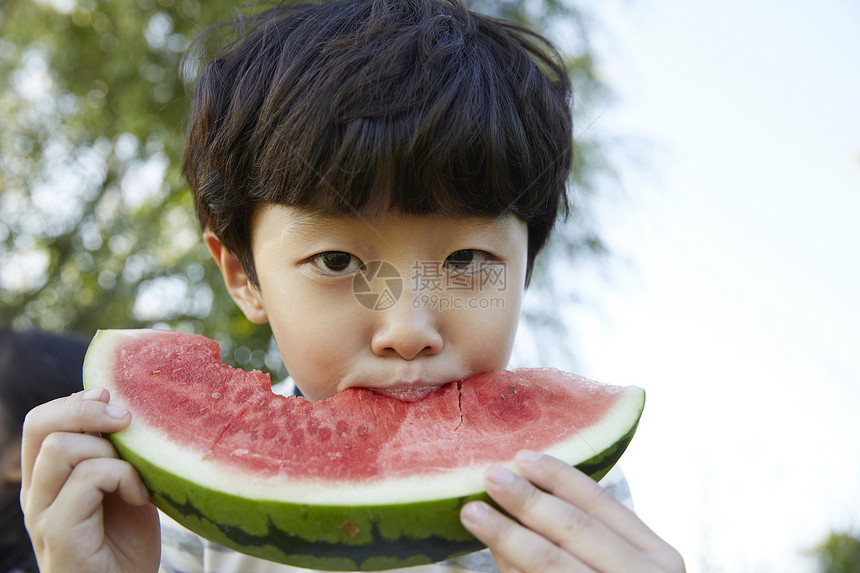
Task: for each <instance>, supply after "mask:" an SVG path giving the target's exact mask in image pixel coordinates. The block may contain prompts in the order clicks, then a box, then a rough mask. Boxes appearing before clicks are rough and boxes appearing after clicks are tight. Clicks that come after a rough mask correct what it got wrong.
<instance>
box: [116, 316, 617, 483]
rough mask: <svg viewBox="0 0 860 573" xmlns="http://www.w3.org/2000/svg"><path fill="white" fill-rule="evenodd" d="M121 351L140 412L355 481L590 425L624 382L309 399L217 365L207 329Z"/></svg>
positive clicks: (526, 374) (121, 369)
mask: <svg viewBox="0 0 860 573" xmlns="http://www.w3.org/2000/svg"><path fill="white" fill-rule="evenodd" d="M166 348H168V349H169V350H167V351H166V350H165V349H166ZM115 357H116V359H115V363H114V364H113V365H112V368H113V372H112V377H113V381H114V386H113V388H112V392H113V393H114V395H115V396H116V397H117V398H119V399H120V401H121V402H123V403H125V404H126V405H127V406H128V407H129V408H130V409H131V410H132V412H134V416H135V417H136V418H138V419H141V420H142V421H145V422H146V423H147V424H148V425H151V426H153V427H155V428H157V429H160V430H162V431H163V432H164V433H165V434H167V435H169V436H171V438H172V439H173V440H175V441H177V442H179V443H181V444H182V445H183V446H185V447H187V448H190V449H193V450H196V451H198V452H200V454H201V457H203V458H209V457H211V458H214V461H217V462H220V463H224V464H227V465H229V466H233V467H236V468H237V469H239V470H248V471H251V472H253V473H254V474H255V475H258V476H260V477H266V476H272V475H277V474H279V473H281V472H284V471H287V472H288V473H289V474H290V476H291V477H293V478H298V479H319V478H322V479H325V480H337V481H342V480H346V481H351V480H368V479H389V478H394V477H401V476H415V475H416V474H418V475H422V474H433V473H437V472H444V471H445V470H449V469H452V468H460V467H463V466H468V465H473V464H477V465H481V466H488V465H489V464H490V463H492V462H498V461H507V460H510V459H512V458H513V456H514V454H515V453H516V451H517V450H519V449H521V448H523V447H528V448H531V449H535V450H544V449H546V448H548V447H549V446H551V445H552V444H555V443H557V442H559V441H560V440H563V439H564V438H565V437H566V436H568V435H572V434H575V433H576V432H577V431H579V430H580V429H582V428H585V427H589V426H591V425H593V424H594V423H595V422H597V421H598V420H599V419H600V418H601V416H603V414H604V413H605V412H606V411H608V410H610V409H611V408H612V406H613V405H614V404H615V402H616V401H617V400H618V399H619V397H620V396H621V395H622V392H623V388H622V387H618V386H609V385H603V384H596V383H592V382H590V381H587V380H585V379H583V378H581V377H578V376H575V375H572V374H567V373H562V372H560V371H558V370H551V369H546V370H543V369H528V370H518V371H509V372H492V373H484V374H479V375H477V376H473V377H471V378H467V379H465V380H462V381H455V382H452V383H450V384H448V385H446V386H444V387H442V388H439V389H438V390H436V391H434V392H433V393H431V394H430V395H429V396H428V397H427V398H425V399H423V400H421V401H418V402H402V401H400V400H397V399H395V398H390V397H387V396H383V395H381V394H378V393H376V392H374V391H372V390H368V389H359V388H351V389H348V390H346V391H344V392H341V393H339V394H337V395H336V396H334V397H332V398H329V399H327V400H322V401H317V402H309V401H308V400H306V399H305V398H302V397H297V396H279V395H276V394H273V393H272V391H271V382H270V379H269V376H268V375H266V374H263V373H261V372H257V371H255V372H246V371H243V370H238V369H234V368H231V367H229V366H227V365H224V364H222V362H221V357H220V348H219V345H218V343H217V342H215V341H213V340H210V339H207V338H204V337H198V336H194V335H188V334H184V333H177V332H159V333H157V335H155V336H149V337H146V336H137V337H132V338H128V339H127V340H125V341H124V342H123V344H122V346H121V347H120V348H119V349H118V351H117V352H116V353H115ZM565 382H569V383H565ZM167 412H169V413H170V414H169V415H165V413H167ZM537 421H539V423H537ZM500 436H504V440H500V438H499V437H500Z"/></svg>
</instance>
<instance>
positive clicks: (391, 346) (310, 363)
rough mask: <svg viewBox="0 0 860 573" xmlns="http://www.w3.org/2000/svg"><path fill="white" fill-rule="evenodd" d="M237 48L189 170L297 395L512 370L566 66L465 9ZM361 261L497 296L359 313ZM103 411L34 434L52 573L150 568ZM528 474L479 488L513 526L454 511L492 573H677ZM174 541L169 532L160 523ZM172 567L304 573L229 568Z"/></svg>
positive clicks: (554, 160)
mask: <svg viewBox="0 0 860 573" xmlns="http://www.w3.org/2000/svg"><path fill="white" fill-rule="evenodd" d="M245 29H246V31H245V32H244V33H243V34H242V35H241V37H240V39H239V40H237V41H236V42H235V43H234V44H233V45H231V46H230V47H228V48H227V49H226V50H225V51H223V52H222V53H221V54H220V55H219V56H217V57H216V58H215V60H214V61H213V62H212V63H210V64H209V65H208V66H207V67H206V69H205V70H204V71H203V74H202V76H201V79H200V81H199V84H198V86H197V90H196V95H195V100H194V105H193V109H192V114H191V121H190V124H189V132H188V143H187V149H186V157H185V162H184V165H183V170H184V173H185V175H186V177H187V178H188V181H189V184H190V186H191V190H192V193H193V195H194V199H195V208H196V209H197V213H198V217H199V219H200V222H201V226H202V228H203V230H204V240H205V242H206V244H207V246H208V247H209V250H210V252H211V253H212V256H213V258H214V259H215V261H216V263H217V264H218V266H219V268H220V270H221V273H222V275H223V277H224V281H225V284H226V286H227V289H228V290H229V292H230V294H231V296H232V297H233V299H234V300H235V301H236V303H237V304H238V305H239V306H240V308H241V309H242V311H243V312H244V313H245V315H246V316H247V317H248V319H250V320H251V321H253V322H258V323H263V322H268V323H269V324H270V325H271V327H272V332H273V334H274V337H275V340H276V342H277V344H278V347H279V349H280V351H281V354H282V356H283V359H284V362H285V364H286V366H287V369H288V370H289V372H290V375H291V378H292V380H293V381H294V382H295V384H296V386H297V387H298V388H299V389H300V390H301V392H302V393H303V394H304V395H305V396H307V397H308V398H309V399H311V400H317V399H323V398H327V397H330V396H332V395H334V394H335V393H337V392H340V391H341V390H343V389H345V388H348V387H353V386H363V387H368V388H372V389H374V390H376V391H378V392H381V393H383V394H386V395H389V396H394V397H397V398H400V399H403V400H418V399H421V398H422V397H423V396H426V395H427V393H429V392H430V391H432V390H433V389H434V388H438V387H439V386H441V385H443V384H445V383H447V382H449V381H452V380H457V379H461V378H464V377H466V376H469V375H472V374H476V373H478V372H481V371H486V370H499V369H503V368H505V366H506V365H507V362H508V358H509V355H510V351H511V347H512V344H513V339H514V333H515V330H516V325H517V320H518V313H519V308H520V300H521V296H522V292H523V289H524V288H525V285H526V284H527V283H528V279H529V274H530V272H531V268H532V265H533V262H534V258H535V256H536V255H537V253H538V251H540V249H541V247H542V246H543V244H544V242H545V241H546V238H547V236H548V234H549V231H550V229H551V228H552V226H553V222H554V221H555V218H556V215H557V212H558V211H559V209H563V208H564V207H565V198H564V189H565V184H566V180H567V177H568V171H569V169H570V164H571V148H570V143H571V121H570V111H569V96H570V86H569V83H568V80H567V77H566V73H565V69H564V66H563V65H562V64H561V62H560V60H559V58H558V56H557V55H555V53H554V52H553V51H552V50H551V48H550V46H548V45H547V44H546V43H545V42H544V41H543V40H541V39H540V38H539V37H537V36H535V35H533V34H531V33H529V32H526V31H524V30H521V29H518V28H516V27H513V26H510V25H508V24H503V23H500V22H498V21H494V20H492V19H489V18H485V17H482V16H478V15H475V14H472V13H469V12H468V11H467V10H466V9H465V8H463V7H462V6H461V5H460V4H458V3H455V2H454V1H441V0H399V1H398V0H374V1H371V0H342V1H335V2H327V3H323V4H314V5H308V6H279V7H277V8H275V9H274V10H272V11H270V12H266V13H264V14H262V15H261V16H259V17H257V18H256V19H255V20H254V21H252V22H248V23H246V25H245ZM374 261H383V262H385V263H388V264H390V265H392V266H393V268H395V269H397V272H398V273H399V274H400V275H401V277H409V276H410V275H411V274H412V273H416V272H424V271H427V270H428V269H432V270H433V272H434V273H435V272H437V271H438V273H439V275H440V276H442V277H443V278H444V277H454V275H456V278H457V279H460V280H462V279H464V278H466V279H468V278H469V277H475V276H480V275H481V273H484V272H485V271H486V270H487V269H488V268H489V267H490V266H491V265H496V266H502V267H503V268H504V270H505V275H504V276H505V282H504V285H503V287H499V285H496V287H497V288H494V289H491V290H490V289H478V288H473V289H471V290H468V289H467V290H457V291H456V293H454V292H453V291H451V292H447V291H446V294H450V295H453V294H456V296H457V297H458V300H459V301H460V304H459V305H458V309H457V310H452V309H449V308H442V307H441V305H436V304H430V301H431V299H427V298H421V289H420V288H418V287H420V285H421V284H426V283H422V282H421V281H420V280H417V281H416V284H415V285H413V284H411V281H409V280H407V281H404V282H405V283H406V285H405V288H404V289H403V290H402V293H401V294H400V296H399V299H398V300H396V301H394V302H393V303H392V304H390V305H387V306H386V307H385V308H379V309H377V307H374V308H367V307H365V306H364V305H362V304H359V302H358V300H357V298H356V296H355V293H354V292H353V284H354V281H355V280H356V275H357V274H360V273H362V272H364V271H365V269H367V268H370V266H371V265H370V263H373V262H374ZM418 278H419V279H420V278H421V277H418ZM442 284H447V283H445V282H444V280H443V281H442ZM452 284H453V283H452ZM491 295H492V296H493V297H495V298H497V299H498V300H497V301H496V302H495V303H494V304H492V305H487V304H484V302H485V301H486V299H487V298H488V297H489V296H491ZM108 400H109V397H108V396H107V393H106V392H104V391H100V390H92V391H89V392H87V393H84V394H79V395H73V396H72V397H70V398H68V399H63V400H60V401H55V402H52V403H49V404H48V405H46V406H44V407H41V408H38V409H36V410H34V411H33V412H32V413H31V414H30V416H29V417H28V420H27V423H26V429H25V437H24V444H23V446H22V455H23V466H24V479H23V487H22V505H23V506H24V509H25V512H26V515H27V525H28V529H29V531H30V534H31V536H32V538H33V541H34V546H35V548H36V553H37V555H38V557H39V561H40V566H41V567H42V570H43V572H45V573H47V572H50V571H63V572H70V571H81V572H87V573H94V572H101V571H155V570H156V569H157V568H158V563H159V557H158V551H157V548H158V547H160V545H161V543H162V541H161V540H160V538H159V529H158V517H157V513H156V512H155V510H154V509H153V508H152V507H151V506H150V505H148V504H147V497H146V493H145V490H143V489H142V485H141V482H140V480H139V478H138V476H137V474H136V473H135V472H134V470H133V469H132V468H131V467H130V466H129V465H128V464H126V463H125V462H122V461H120V460H118V459H117V458H116V454H115V453H114V452H113V450H112V448H111V447H110V445H109V443H108V442H106V441H104V440H103V439H101V438H99V437H97V433H98V432H111V431H115V430H118V429H120V428H122V427H124V426H126V425H127V424H128V423H129V420H130V414H129V413H128V412H126V411H124V410H121V409H117V408H116V407H112V406H110V405H109V404H108ZM416 447H420V446H419V445H418V444H416ZM518 466H519V469H520V471H521V473H522V476H517V475H514V474H513V473H511V472H509V471H507V470H504V469H502V468H500V467H494V468H490V469H488V472H487V476H486V486H487V488H488V491H489V493H490V495H492V497H493V498H494V499H495V500H496V501H497V502H498V503H499V504H500V505H501V506H502V507H503V508H505V509H506V510H507V511H508V512H509V513H510V515H511V516H513V517H514V518H515V519H517V520H519V521H518V522H517V521H514V520H513V519H511V518H509V517H506V516H504V515H503V514H502V513H500V512H498V511H496V510H494V509H492V508H490V507H489V506H487V505H485V504H482V503H473V504H469V505H467V506H465V507H464V509H463V512H462V515H461V518H462V521H463V524H464V525H465V526H466V527H467V528H468V529H469V530H470V531H472V532H473V533H474V534H475V535H476V536H477V537H478V538H479V539H481V540H482V541H484V542H485V543H486V544H487V545H488V547H489V549H490V551H491V553H492V556H493V558H494V559H495V561H496V564H497V565H498V569H500V570H502V571H524V572H532V571H577V570H582V571H591V570H599V571H636V570H649V571H652V570H653V571H657V570H660V571H680V570H683V563H682V561H681V559H680V557H679V556H678V555H677V553H676V552H675V551H674V550H673V549H672V548H671V547H669V546H668V545H667V544H665V543H664V542H663V541H662V540H660V539H659V538H658V537H657V536H656V535H654V534H653V533H652V532H651V531H650V530H649V529H648V528H647V527H646V526H645V525H644V524H642V523H641V522H640V521H639V520H638V518H636V516H635V515H634V514H633V513H631V512H630V511H629V510H627V509H626V508H625V507H623V506H622V505H621V504H620V503H619V502H618V501H617V500H615V499H614V498H613V496H611V495H607V494H605V493H604V492H605V490H604V489H602V488H601V487H599V486H598V485H596V484H594V483H593V482H592V481H591V480H589V479H588V478H587V477H585V476H584V475H582V474H581V473H580V472H578V471H577V470H575V469H573V468H570V467H567V466H566V465H565V464H563V463H561V462H559V461H558V460H555V459H552V458H550V457H548V456H537V457H536V456H535V455H533V454H530V453H529V452H521V454H520V455H519V457H518ZM164 532H165V536H167V537H169V536H173V535H182V534H181V533H177V530H176V529H175V527H174V526H173V525H171V524H170V523H168V522H165V526H164ZM165 543H167V544H168V545H169V543H170V542H169V540H167V541H165ZM182 543H186V542H185V541H180V542H179V544H182ZM189 553H193V551H191V552H189ZM207 555H209V554H208V553H204V561H206V556H207ZM165 556H166V557H167V558H168V559H167V560H168V561H169V558H170V555H168V552H165ZM187 557H188V555H185V556H184V557H183V556H180V558H187ZM228 561H229V563H228ZM464 563H465V562H464V561H461V562H459V563H456V562H455V563H449V564H443V565H439V566H429V567H426V568H415V571H419V570H421V571H434V570H436V571H440V570H448V571H452V570H461V571H462V570H468V569H463V567H467V566H468V567H471V566H470V565H464ZM163 566H164V568H165V570H169V569H168V565H167V564H163ZM176 567H177V568H182V569H183V570H189V569H191V567H194V569H191V570H196V571H204V570H205V571H213V572H214V571H217V572H219V573H221V572H223V571H227V570H230V571H236V572H238V573H251V572H254V571H292V570H294V569H292V568H287V567H281V566H276V565H274V564H268V563H265V562H261V561H256V560H252V559H249V558H245V557H244V556H238V555H234V556H228V557H226V558H224V559H222V560H221V561H220V562H219V563H217V564H216V563H212V562H211V561H210V562H208V563H206V562H204V563H198V564H188V563H185V562H183V563H177V564H176Z"/></svg>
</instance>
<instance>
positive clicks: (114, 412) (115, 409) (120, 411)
mask: <svg viewBox="0 0 860 573" xmlns="http://www.w3.org/2000/svg"><path fill="white" fill-rule="evenodd" d="M127 413H128V410H126V409H125V408H120V407H119V406H105V414H107V415H108V416H110V417H111V418H116V419H121V418H125V415H126V414H127Z"/></svg>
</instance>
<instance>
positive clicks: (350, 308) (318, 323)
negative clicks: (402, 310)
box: [269, 290, 367, 398]
mask: <svg viewBox="0 0 860 573" xmlns="http://www.w3.org/2000/svg"><path fill="white" fill-rule="evenodd" d="M343 298H344V297H326V296H324V295H320V294H319V293H313V292H308V293H304V295H303V296H300V293H298V292H296V291H295V290H292V291H291V292H290V293H284V295H283V296H282V297H281V300H285V301H289V302H287V303H286V304H284V305H280V306H279V307H278V308H277V309H275V310H274V311H270V312H269V323H270V325H271V327H272V334H273V335H274V337H275V341H276V342H277V344H278V349H279V350H280V353H281V357H282V358H283V360H284V365H285V366H286V367H287V370H288V371H289V373H290V375H291V376H292V377H293V379H294V380H295V381H296V383H297V384H298V385H299V387H300V388H302V391H303V392H304V393H305V394H306V395H308V397H309V398H310V397H311V396H313V397H325V396H327V395H329V393H330V392H329V388H328V387H329V386H331V385H333V384H336V381H337V380H339V379H340V378H341V377H342V376H343V373H344V371H345V370H347V369H348V368H349V364H350V360H349V357H351V356H355V355H357V354H358V353H359V352H360V350H361V348H362V346H363V345H366V344H367V342H366V341H364V340H363V339H365V338H366V333H365V330H366V328H365V325H364V322H365V321H363V320H362V317H361V312H360V311H361V310H363V309H362V307H361V306H360V305H358V304H356V303H355V301H354V300H351V299H347V300H345V301H344V300H343Z"/></svg>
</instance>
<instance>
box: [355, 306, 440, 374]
mask: <svg viewBox="0 0 860 573" xmlns="http://www.w3.org/2000/svg"><path fill="white" fill-rule="evenodd" d="M404 294H406V293H404ZM415 302H416V301H413V300H410V297H408V296H404V297H403V298H402V299H401V300H399V301H398V302H397V303H396V304H395V305H394V306H392V307H391V308H388V309H386V310H381V311H377V312H379V313H380V317H379V318H380V323H379V327H378V328H377V330H376V332H375V333H374V335H373V340H372V341H371V346H372V349H373V352H374V354H377V355H378V356H386V355H390V354H394V355H397V356H400V357H401V358H403V359H404V360H412V359H414V358H416V357H418V356H431V355H433V354H438V353H439V352H440V351H441V350H442V345H443V343H442V335H441V334H440V333H439V330H438V325H437V318H436V314H435V312H434V311H433V309H431V308H426V307H425V306H421V305H416V304H415Z"/></svg>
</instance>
